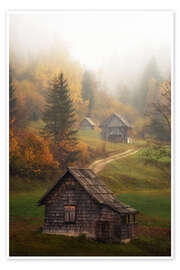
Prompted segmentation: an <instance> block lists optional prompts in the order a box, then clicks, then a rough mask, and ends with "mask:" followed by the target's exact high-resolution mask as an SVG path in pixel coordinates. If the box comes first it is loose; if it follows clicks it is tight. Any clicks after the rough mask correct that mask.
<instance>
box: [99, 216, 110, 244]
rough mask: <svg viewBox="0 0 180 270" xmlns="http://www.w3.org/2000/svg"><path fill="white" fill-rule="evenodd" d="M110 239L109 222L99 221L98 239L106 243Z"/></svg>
mask: <svg viewBox="0 0 180 270" xmlns="http://www.w3.org/2000/svg"><path fill="white" fill-rule="evenodd" d="M109 237H110V235H109V221H97V222H96V239H97V240H101V241H106V240H108V239H109Z"/></svg>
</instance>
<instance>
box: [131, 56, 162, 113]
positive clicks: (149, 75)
mask: <svg viewBox="0 0 180 270" xmlns="http://www.w3.org/2000/svg"><path fill="white" fill-rule="evenodd" d="M152 79H155V80H156V81H157V87H158V84H159V83H160V82H161V81H162V78H161V75H160V71H159V68H158V65H157V62H156V58H155V57H152V58H151V59H150V61H149V62H148V64H147V65H146V67H145V70H144V73H143V75H142V79H141V82H140V85H139V88H138V90H137V91H135V93H134V95H135V96H134V106H135V107H136V108H137V109H138V111H139V112H140V113H141V114H142V115H143V114H144V112H145V108H146V102H147V94H148V91H149V83H150V82H151V81H152Z"/></svg>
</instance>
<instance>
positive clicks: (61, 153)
mask: <svg viewBox="0 0 180 270" xmlns="http://www.w3.org/2000/svg"><path fill="white" fill-rule="evenodd" d="M74 117H75V111H74V108H73V104H72V100H71V98H70V94H69V88H68V83H67V81H66V80H64V79H63V74H62V73H61V74H60V75H59V77H58V78H57V79H55V80H54V82H53V87H52V89H51V91H50V93H49V95H48V98H47V107H46V110H45V112H44V117H43V120H44V122H45V127H44V131H45V132H46V134H48V135H49V136H50V137H52V139H53V141H54V143H55V145H56V151H55V152H56V154H55V156H56V158H57V160H58V161H60V162H61V167H63V168H64V166H67V165H68V164H69V163H71V162H73V161H75V160H76V159H77V155H78V153H79V152H78V151H74V150H73V148H74V146H75V145H76V144H77V140H76V138H75V134H76V132H77V130H75V129H73V125H74V123H75V119H74Z"/></svg>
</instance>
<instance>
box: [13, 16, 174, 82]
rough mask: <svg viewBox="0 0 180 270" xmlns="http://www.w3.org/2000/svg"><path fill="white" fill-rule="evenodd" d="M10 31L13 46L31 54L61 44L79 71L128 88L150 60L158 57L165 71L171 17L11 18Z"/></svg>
mask: <svg viewBox="0 0 180 270" xmlns="http://www.w3.org/2000/svg"><path fill="white" fill-rule="evenodd" d="M10 32H11V38H12V39H13V40H14V41H15V40H16V42H15V43H14V45H15V46H18V47H19V48H23V49H24V50H25V51H26V50H27V51H33V52H34V53H38V51H39V50H40V49H42V48H46V47H49V46H50V45H51V44H52V43H53V42H54V41H55V40H56V39H57V38H59V39H62V40H64V41H66V44H67V46H68V48H69V50H70V53H71V55H72V57H73V58H75V59H77V60H79V61H80V63H81V64H82V65H83V66H85V67H86V68H88V69H93V70H95V71H99V70H101V71H102V72H103V74H104V77H106V78H107V77H108V78H107V80H109V81H110V80H111V79H112V78H115V80H116V81H117V80H118V79H120V80H121V81H122V82H123V83H127V84H128V82H129V83H130V81H131V82H133V81H134V80H136V77H137V76H140V74H141V72H142V70H143V67H144V65H145V64H146V63H147V62H148V60H149V59H150V58H151V57H152V56H155V57H156V58H157V62H158V64H159V66H160V68H161V72H162V73H163V74H165V73H166V72H167V69H168V68H169V61H170V55H171V42H172V13H170V12H157V11H156V12H150V11H148V12H134V11H132V12H117V11H116V12H115V11H114V12H108V11H105V12H99V11H97V12H94V11H93V12H90V11H84V12H83V11H78V12H77V11H76V12H74V11H72V12H70V11H68V12H57V13H24V14H23V13H21V14H20V13H14V14H11V15H10ZM17 41H18V43H17ZM16 44H18V45H16ZM108 74H109V75H108ZM127 81H128V82H127Z"/></svg>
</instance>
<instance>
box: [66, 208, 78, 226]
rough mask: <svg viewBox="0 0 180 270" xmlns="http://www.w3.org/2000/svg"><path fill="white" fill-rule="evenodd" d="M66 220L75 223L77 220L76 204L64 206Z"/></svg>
mask: <svg viewBox="0 0 180 270" xmlns="http://www.w3.org/2000/svg"><path fill="white" fill-rule="evenodd" d="M64 221H65V222H66V223H74V222H75V221H76V206H74V205H66V206H64Z"/></svg>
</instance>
